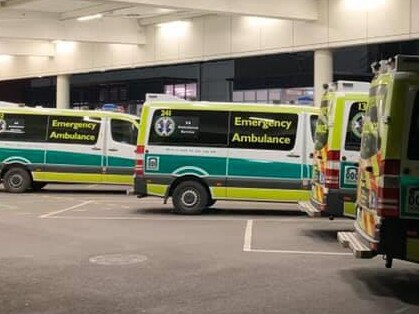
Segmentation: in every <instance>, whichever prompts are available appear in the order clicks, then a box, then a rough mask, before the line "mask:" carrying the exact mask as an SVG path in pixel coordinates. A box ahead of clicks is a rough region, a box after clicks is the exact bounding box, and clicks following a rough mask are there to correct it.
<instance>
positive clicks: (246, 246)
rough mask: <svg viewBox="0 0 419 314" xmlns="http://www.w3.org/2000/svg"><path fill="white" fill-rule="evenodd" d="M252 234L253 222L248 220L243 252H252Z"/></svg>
mask: <svg viewBox="0 0 419 314" xmlns="http://www.w3.org/2000/svg"><path fill="white" fill-rule="evenodd" d="M252 232H253V220H251V219H250V220H248V221H247V223H246V230H245V232H244V244H243V251H244V252H250V251H251V250H252Z"/></svg>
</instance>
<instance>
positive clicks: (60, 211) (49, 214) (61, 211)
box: [39, 201, 93, 218]
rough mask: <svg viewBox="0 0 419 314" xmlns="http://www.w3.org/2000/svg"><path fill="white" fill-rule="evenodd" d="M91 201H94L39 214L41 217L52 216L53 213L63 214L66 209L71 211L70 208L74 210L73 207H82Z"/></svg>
mask: <svg viewBox="0 0 419 314" xmlns="http://www.w3.org/2000/svg"><path fill="white" fill-rule="evenodd" d="M90 203H93V201H85V202H83V203H80V204H77V205H73V206H71V207H67V208H64V209H60V210H57V211H55V212H50V213H47V214H44V215H41V216H39V218H51V216H53V215H57V214H61V213H64V212H66V211H69V210H72V209H76V208H79V207H82V206H84V205H87V204H90Z"/></svg>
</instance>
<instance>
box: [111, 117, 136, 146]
mask: <svg viewBox="0 0 419 314" xmlns="http://www.w3.org/2000/svg"><path fill="white" fill-rule="evenodd" d="M111 134H112V139H113V140H114V141H115V142H119V143H123V144H130V145H136V144H137V135H138V129H137V127H136V126H135V125H134V124H133V123H132V122H129V121H125V120H116V119H112V120H111Z"/></svg>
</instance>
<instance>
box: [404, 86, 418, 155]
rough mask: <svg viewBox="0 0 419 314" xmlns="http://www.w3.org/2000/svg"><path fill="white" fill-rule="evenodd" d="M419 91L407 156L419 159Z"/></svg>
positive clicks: (411, 124) (414, 106) (413, 111)
mask: <svg viewBox="0 0 419 314" xmlns="http://www.w3.org/2000/svg"><path fill="white" fill-rule="evenodd" d="M418 143H419V93H416V97H415V103H414V105H413V110H412V119H411V120H410V132H409V145H408V148H407V158H409V159H410V160H419V145H418Z"/></svg>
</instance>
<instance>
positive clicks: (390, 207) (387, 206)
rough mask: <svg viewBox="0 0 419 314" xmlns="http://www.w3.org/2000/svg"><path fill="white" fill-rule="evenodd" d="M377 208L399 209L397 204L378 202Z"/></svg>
mask: <svg viewBox="0 0 419 314" xmlns="http://www.w3.org/2000/svg"><path fill="white" fill-rule="evenodd" d="M377 208H380V209H382V208H385V209H395V210H399V206H395V205H386V204H378V206H377Z"/></svg>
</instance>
